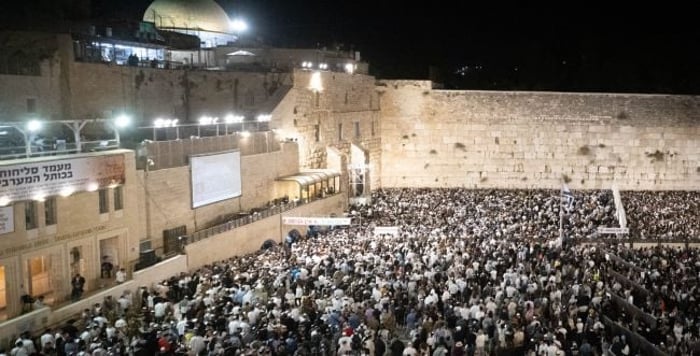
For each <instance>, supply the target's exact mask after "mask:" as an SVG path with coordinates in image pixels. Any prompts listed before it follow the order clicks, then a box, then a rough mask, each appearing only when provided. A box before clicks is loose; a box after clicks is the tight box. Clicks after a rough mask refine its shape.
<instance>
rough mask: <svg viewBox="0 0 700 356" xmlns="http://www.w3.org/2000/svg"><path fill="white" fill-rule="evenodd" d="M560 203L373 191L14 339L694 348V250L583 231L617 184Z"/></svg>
mask: <svg viewBox="0 0 700 356" xmlns="http://www.w3.org/2000/svg"><path fill="white" fill-rule="evenodd" d="M641 196H645V195H641ZM645 199H647V198H645ZM561 207H562V203H561V199H560V196H559V191H544V190H542V191H505V190H466V189H437V190H435V189H392V190H379V191H376V192H373V194H372V204H371V205H367V206H357V207H353V208H352V209H353V211H351V212H350V215H351V216H354V217H355V219H353V222H354V224H353V225H351V226H348V227H336V228H331V229H328V230H327V231H324V232H321V233H319V234H316V233H314V234H311V236H307V237H304V238H300V239H297V240H296V241H294V242H290V243H289V244H280V245H276V246H265V247H266V248H264V249H262V250H261V251H259V252H257V253H255V254H251V255H246V256H236V257H232V258H230V259H228V260H226V261H220V262H216V263H213V264H211V265H208V266H205V267H204V268H201V269H199V270H197V271H192V272H191V273H186V274H181V275H177V276H172V277H170V278H168V279H166V280H164V281H162V282H161V283H159V284H157V285H153V286H143V287H142V288H141V290H140V291H139V292H138V293H136V294H134V295H130V294H125V295H123V296H121V297H120V298H117V299H116V300H113V299H112V298H107V299H106V300H105V301H104V303H102V304H101V305H95V306H94V307H93V308H91V309H88V310H85V311H84V313H83V315H82V316H81V318H79V319H78V320H74V321H72V322H70V323H68V324H66V325H65V326H63V327H62V328H59V329H57V330H46V332H45V333H44V334H43V335H40V336H38V337H37V338H35V339H32V338H31V337H30V336H29V335H22V336H21V337H19V338H18V339H17V341H16V345H15V347H14V348H13V349H12V350H11V351H10V352H11V355H12V356H24V355H25V354H26V355H31V354H34V353H37V354H38V353H41V354H45V355H81V356H83V355H93V356H103V355H126V354H129V355H372V356H374V355H408V356H413V355H433V356H445V355H453V356H462V355H547V356H549V355H583V356H589V355H604V354H610V355H635V354H648V353H649V352H658V353H666V354H669V355H691V354H700V348H699V347H698V345H700V344H699V343H698V338H699V337H700V331H699V326H700V313H698V306H697V300H698V298H700V290H698V288H697V278H699V277H700V260H698V254H697V251H694V250H688V249H673V248H662V247H657V248H654V249H643V250H633V249H629V248H627V247H623V246H620V245H614V244H607V245H605V246H603V245H598V244H590V243H585V242H586V241H589V240H587V239H585V238H586V237H590V236H593V235H594V234H595V231H596V228H597V227H598V226H615V224H616V220H615V212H614V203H613V197H612V195H611V194H610V193H609V192H605V191H590V192H575V199H574V202H573V206H571V207H570V208H567V211H566V214H564V215H563V216H560V209H561ZM632 210H634V211H637V210H638V209H637V208H634V209H632ZM697 211H698V210H695V211H694V212H693V211H688V210H685V211H678V212H676V214H679V215H684V216H683V217H681V216H679V217H678V218H679V219H687V220H684V221H689V222H690V221H697V216H695V217H688V216H685V215H689V214H691V215H692V214H695V215H697ZM633 214H634V213H633ZM562 217H563V219H562V220H560V218H562ZM560 222H563V224H562V225H563V227H564V229H563V230H564V232H565V235H566V236H567V237H568V238H567V239H565V240H563V242H562V240H560V239H559V236H560V230H559V227H560ZM652 224H653V220H650V221H645V222H644V225H636V226H651V225H652ZM377 226H396V227H398V231H399V233H398V234H396V235H379V236H375V235H374V233H373V231H374V228H375V227H377ZM640 229H642V230H644V229H646V228H645V227H640ZM645 231H646V230H645ZM682 231H692V230H682ZM695 231H697V230H695ZM581 241H583V242H584V243H578V242H581Z"/></svg>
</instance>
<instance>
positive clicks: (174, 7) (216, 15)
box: [143, 0, 231, 33]
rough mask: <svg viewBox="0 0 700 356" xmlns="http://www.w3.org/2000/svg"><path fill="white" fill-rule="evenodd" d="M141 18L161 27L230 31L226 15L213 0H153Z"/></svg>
mask: <svg viewBox="0 0 700 356" xmlns="http://www.w3.org/2000/svg"><path fill="white" fill-rule="evenodd" d="M143 20H144V21H148V22H153V23H155V24H156V27H158V28H162V29H178V30H200V31H210V32H224V33H230V32H231V24H230V20H229V18H228V15H226V12H225V11H224V9H222V8H221V6H219V4H217V3H216V2H214V0H155V1H153V2H152V3H151V5H150V6H149V7H148V9H146V12H145V13H144V14H143Z"/></svg>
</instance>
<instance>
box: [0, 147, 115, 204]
mask: <svg viewBox="0 0 700 356" xmlns="http://www.w3.org/2000/svg"><path fill="white" fill-rule="evenodd" d="M124 176H125V170H124V155H121V154H119V155H106V156H94V157H82V158H74V159H62V160H51V161H42V162H35V163H25V164H15V165H9V166H2V165H0V203H2V204H7V203H8V202H11V201H21V200H30V199H35V198H36V197H47V196H52V195H58V194H61V193H62V192H64V191H67V190H69V191H71V192H80V191H94V190H97V189H99V188H105V187H108V186H110V185H117V184H123V183H124V180H125V177H124Z"/></svg>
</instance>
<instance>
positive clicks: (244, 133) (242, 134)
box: [241, 131, 250, 138]
mask: <svg viewBox="0 0 700 356" xmlns="http://www.w3.org/2000/svg"><path fill="white" fill-rule="evenodd" d="M241 137H243V138H248V137H250V132H248V131H242V132H241Z"/></svg>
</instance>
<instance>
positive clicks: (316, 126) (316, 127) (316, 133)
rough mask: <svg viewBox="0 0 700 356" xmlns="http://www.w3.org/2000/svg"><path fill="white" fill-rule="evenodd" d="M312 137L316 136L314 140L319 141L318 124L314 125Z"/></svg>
mask: <svg viewBox="0 0 700 356" xmlns="http://www.w3.org/2000/svg"><path fill="white" fill-rule="evenodd" d="M314 137H315V138H316V142H321V128H320V127H319V125H314Z"/></svg>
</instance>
